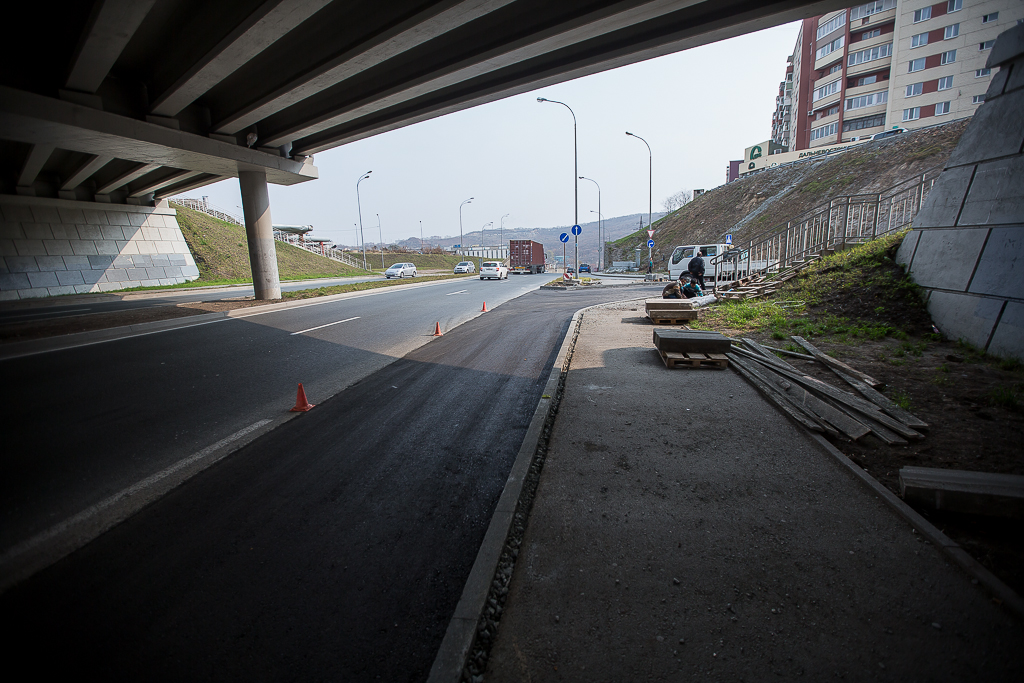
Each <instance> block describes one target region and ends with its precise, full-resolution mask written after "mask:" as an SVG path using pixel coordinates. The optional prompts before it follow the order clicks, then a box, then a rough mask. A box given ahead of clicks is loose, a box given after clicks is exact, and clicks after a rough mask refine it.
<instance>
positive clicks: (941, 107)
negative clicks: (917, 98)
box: [935, 102, 949, 116]
mask: <svg viewBox="0 0 1024 683" xmlns="http://www.w3.org/2000/svg"><path fill="white" fill-rule="evenodd" d="M948 113H949V102H939V103H938V104H936V105H935V115H936V116H939V115H941V114H948Z"/></svg>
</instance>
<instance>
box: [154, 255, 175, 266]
mask: <svg viewBox="0 0 1024 683" xmlns="http://www.w3.org/2000/svg"><path fill="white" fill-rule="evenodd" d="M153 265H154V266H157V267H160V268H163V267H165V266H169V265H171V257H170V256H164V255H163V254H160V255H159V256H154V257H153Z"/></svg>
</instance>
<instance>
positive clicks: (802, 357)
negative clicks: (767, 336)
mask: <svg viewBox="0 0 1024 683" xmlns="http://www.w3.org/2000/svg"><path fill="white" fill-rule="evenodd" d="M762 346H764V348H766V349H768V350H769V351H774V352H775V353H784V354H786V355H787V356H792V357H793V358H799V359H800V360H814V356H808V355H807V354H806V353H797V352H796V351H790V350H789V349H777V348H775V347H774V346H768V345H767V344H762Z"/></svg>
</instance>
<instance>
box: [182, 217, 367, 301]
mask: <svg viewBox="0 0 1024 683" xmlns="http://www.w3.org/2000/svg"><path fill="white" fill-rule="evenodd" d="M172 206H173V207H174V208H175V209H176V210H177V212H178V225H179V226H180V227H181V232H182V234H183V235H184V236H185V241H186V242H188V246H189V248H190V249H191V250H192V256H193V257H194V258H195V260H196V266H198V267H199V279H198V280H196V284H222V283H233V282H250V281H251V280H252V271H251V270H250V266H249V250H248V246H247V245H246V241H245V228H243V227H242V226H239V225H234V224H233V223H227V222H225V221H222V220H218V219H216V218H214V217H213V216H208V215H207V214H205V213H201V212H199V211H192V210H191V209H186V208H185V207H183V206H179V205H177V204H172ZM276 246H277V268H278V272H279V273H280V276H281V279H282V280H306V279H310V278H319V277H341V276H345V275H361V274H364V271H363V270H360V269H356V268H350V267H349V266H346V265H344V264H342V263H338V262H337V261H332V260H331V259H327V258H324V257H322V256H317V255H316V254H313V253H310V252H308V251H306V250H305V249H299V248H298V247H293V246H291V245H290V244H285V243H283V242H277V243H276ZM378 263H379V262H378ZM371 267H372V266H371Z"/></svg>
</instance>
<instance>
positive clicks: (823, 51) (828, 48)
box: [814, 36, 846, 59]
mask: <svg viewBox="0 0 1024 683" xmlns="http://www.w3.org/2000/svg"><path fill="white" fill-rule="evenodd" d="M845 40H846V36H839V37H838V38H836V39H835V40H833V41H832V42H831V43H829V44H828V45H824V46H822V47H819V48H818V51H817V52H815V53H814V58H815V59H821V58H822V57H824V56H825V55H827V54H831V53H832V52H835V51H836V50H839V49H841V48H842V47H843V42H844V41H845Z"/></svg>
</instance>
